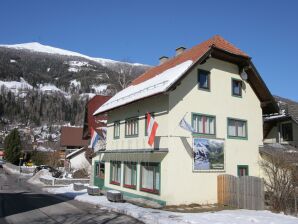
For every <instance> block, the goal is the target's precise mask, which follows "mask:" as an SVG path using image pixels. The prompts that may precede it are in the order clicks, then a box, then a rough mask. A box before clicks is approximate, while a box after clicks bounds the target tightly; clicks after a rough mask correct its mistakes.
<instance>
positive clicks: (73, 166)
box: [65, 147, 91, 173]
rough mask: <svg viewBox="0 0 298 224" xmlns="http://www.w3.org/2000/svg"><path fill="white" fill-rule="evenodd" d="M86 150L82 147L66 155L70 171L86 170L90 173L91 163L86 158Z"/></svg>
mask: <svg viewBox="0 0 298 224" xmlns="http://www.w3.org/2000/svg"><path fill="white" fill-rule="evenodd" d="M85 152H86V148H85V147H82V148H80V149H77V150H75V151H73V152H71V153H69V154H67V155H66V157H65V158H66V160H67V161H69V169H70V170H80V169H86V170H87V171H88V173H90V168H91V166H90V163H89V161H88V160H87V159H86V156H85Z"/></svg>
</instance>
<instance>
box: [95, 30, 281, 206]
mask: <svg viewBox="0 0 298 224" xmlns="http://www.w3.org/2000/svg"><path fill="white" fill-rule="evenodd" d="M277 111H278V109H277V105H276V103H275V101H274V98H273V97H272V95H271V93H270V92H269V90H268V88H267V87H266V85H265V83H264V81H263V80H262V78H261V77H260V75H259V73H258V72H257V70H256V68H255V66H254V65H253V63H252V61H251V58H250V57H249V56H248V55H247V54H246V53H244V52H243V51H241V50H240V49H238V48H236V47H235V46H233V45H232V44H231V43H229V42H228V41H226V40H224V39H223V38H222V37H220V36H218V35H216V36H214V37H212V38H211V39H209V40H207V41H205V42H203V43H201V44H199V45H197V46H194V47H193V48H191V49H188V50H186V49H185V48H182V47H180V48H178V49H176V55H175V56H174V57H173V58H170V59H169V58H167V57H162V58H160V65H158V66H156V67H153V68H152V69H150V70H148V71H147V72H146V73H144V74H143V75H141V76H139V77H138V78H136V79H135V80H134V81H133V82H132V84H131V85H130V86H129V87H127V88H126V89H124V90H122V91H120V92H119V93H117V94H116V95H115V96H114V97H112V98H111V99H110V100H108V101H107V102H106V103H105V104H103V105H102V106H101V107H99V108H98V110H97V111H96V112H95V113H94V115H98V114H108V122H107V145H106V150H105V151H103V152H99V153H98V155H97V156H96V157H95V158H94V162H93V165H94V167H95V169H96V174H97V175H99V176H100V175H101V176H102V177H104V181H103V182H100V183H98V185H99V186H100V187H101V188H103V189H116V190H120V191H121V192H123V193H124V194H125V195H127V196H131V197H139V198H145V199H150V200H154V201H156V202H158V203H160V204H163V205H165V204H166V205H178V204H190V203H199V204H204V203H216V202H217V176H218V175H220V174H231V175H235V176H237V175H251V176H260V169H259V165H258V161H259V146H260V145H262V144H263V120H262V114H271V113H276V112H277ZM146 113H151V115H152V116H153V117H154V118H155V120H156V121H157V123H158V129H157V132H156V137H155V142H154V145H153V146H149V145H148V143H147V141H148V136H147V131H146V119H145V118H146V117H145V114H146ZM183 119H184V120H183ZM185 121H186V122H187V123H189V124H191V126H192V129H193V131H194V132H190V131H186V130H184V129H182V128H181V127H180V125H181V126H182V124H181V123H184V125H183V126H184V127H185V128H186V127H187V125H185ZM179 124H180V125H179ZM188 130H190V128H188Z"/></svg>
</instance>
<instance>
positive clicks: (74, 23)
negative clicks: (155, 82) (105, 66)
mask: <svg viewBox="0 0 298 224" xmlns="http://www.w3.org/2000/svg"><path fill="white" fill-rule="evenodd" d="M297 12H298V1H295V0H292V1H289V0H288V1H287V0H284V1H265V0H263V1H238V0H226V1H220V0H213V1H206V0H204V1H199V0H197V1H195V0H194V1H188V0H183V1H174V0H172V1H162V0H160V1H155V0H151V1H142V0H135V1H129V0H126V1H121V0H118V1H116V0H109V1H95V0H94V1H92V0H84V1H83V0H80V1H79V0H72V1H70V0H69V1H67V0H64V1H63V0H43V1H41V0H38V1H37V0H36V1H33V0H26V1H22V0H19V1H15V0H9V1H8V0H2V1H1V3H0V27H1V29H0V43H1V44H15V43H24V42H33V41H37V42H40V43H42V44H47V45H51V46H55V47H60V48H64V49H68V50H72V51H77V52H80V53H83V54H87V55H90V56H96V57H104V58H111V59H115V60H127V61H133V62H140V63H145V64H150V65H156V64H157V63H158V58H159V57H160V56H162V55H167V56H172V55H174V50H175V48H176V47H178V46H181V45H183V46H185V47H187V48H189V47H192V46H194V45H196V44H198V43H200V42H202V41H204V40H206V39H208V38H210V37H212V36H213V35H215V34H220V35H221V36H223V37H224V38H225V39H227V40H229V41H230V42H231V43H233V44H235V45H236V46H237V47H239V48H240V49H242V50H243V51H245V52H246V53H248V54H249V55H250V56H251V57H252V59H253V62H254V64H255V65H256V67H257V69H258V70H259V72H260V74H261V75H262V77H263V79H264V80H265V82H266V84H267V85H268V87H269V89H270V90H271V92H272V93H273V94H276V95H280V96H284V97H288V98H291V99H294V100H296V101H298V91H297V88H298V72H297V65H298V55H297V52H298V13H297Z"/></svg>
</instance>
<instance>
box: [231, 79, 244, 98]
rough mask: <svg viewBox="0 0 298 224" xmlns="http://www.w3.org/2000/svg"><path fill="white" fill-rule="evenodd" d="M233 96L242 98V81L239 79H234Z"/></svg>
mask: <svg viewBox="0 0 298 224" xmlns="http://www.w3.org/2000/svg"><path fill="white" fill-rule="evenodd" d="M232 95H233V96H237V97H242V81H241V80H238V79H232Z"/></svg>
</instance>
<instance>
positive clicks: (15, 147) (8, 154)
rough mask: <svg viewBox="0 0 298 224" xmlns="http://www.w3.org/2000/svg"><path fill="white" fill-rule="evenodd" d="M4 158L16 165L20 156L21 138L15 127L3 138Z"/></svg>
mask: <svg viewBox="0 0 298 224" xmlns="http://www.w3.org/2000/svg"><path fill="white" fill-rule="evenodd" d="M4 147H5V158H6V160H7V161H9V162H11V163H12V164H15V165H18V164H19V159H20V156H21V139H20V134H19V131H18V130H17V129H13V130H12V131H11V132H10V133H9V135H7V136H6V138H5V140H4Z"/></svg>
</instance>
